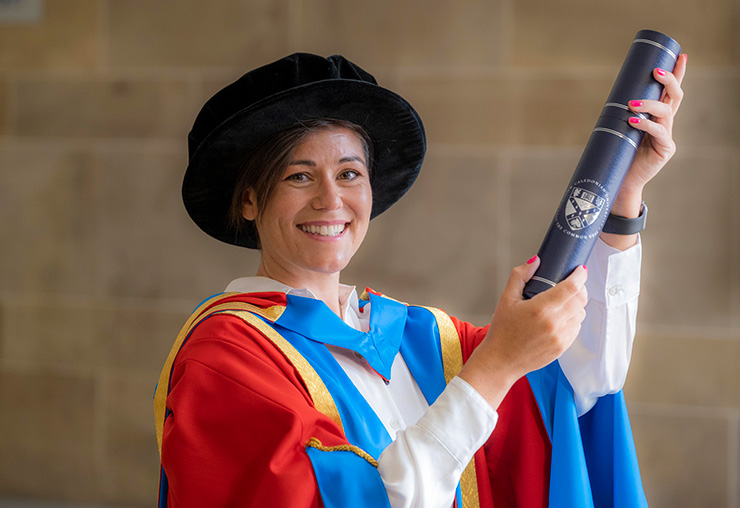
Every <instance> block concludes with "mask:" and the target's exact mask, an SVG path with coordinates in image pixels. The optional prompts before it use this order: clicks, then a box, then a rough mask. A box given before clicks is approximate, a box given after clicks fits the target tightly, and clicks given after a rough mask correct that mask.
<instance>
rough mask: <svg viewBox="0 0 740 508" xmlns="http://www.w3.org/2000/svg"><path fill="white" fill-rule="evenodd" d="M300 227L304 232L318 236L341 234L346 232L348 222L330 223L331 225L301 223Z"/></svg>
mask: <svg viewBox="0 0 740 508" xmlns="http://www.w3.org/2000/svg"><path fill="white" fill-rule="evenodd" d="M298 227H299V228H300V229H301V231H303V232H304V233H309V234H312V235H318V236H329V237H331V236H339V235H341V234H342V233H343V232H344V229H345V228H346V227H347V224H346V223H343V224H329V225H320V226H319V225H313V224H299V225H298Z"/></svg>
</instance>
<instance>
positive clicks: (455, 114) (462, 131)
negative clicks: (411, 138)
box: [401, 76, 611, 147]
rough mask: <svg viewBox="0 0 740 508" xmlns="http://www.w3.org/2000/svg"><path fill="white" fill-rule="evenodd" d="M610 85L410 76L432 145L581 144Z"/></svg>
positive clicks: (409, 93)
mask: <svg viewBox="0 0 740 508" xmlns="http://www.w3.org/2000/svg"><path fill="white" fill-rule="evenodd" d="M610 89H611V84H610V83H609V82H607V81H605V80H603V79H593V80H576V79H554V78H553V79H540V78H535V77H524V76H518V77H513V76H509V77H506V76H499V77H470V78H466V77H441V78H408V79H406V80H404V81H403V82H402V88H401V94H402V95H404V97H406V98H407V100H409V102H411V104H413V105H414V107H415V108H417V110H418V111H419V114H420V115H421V117H422V119H423V120H424V123H425V126H426V128H427V134H428V137H429V142H430V144H432V145H433V144H434V143H455V144H480V145H494V146H506V147H509V146H512V145H521V146H532V145H537V146H540V145H546V146H552V145H555V146H562V145H565V146H585V144H586V142H587V141H588V137H589V135H590V132H591V129H593V126H594V125H595V124H596V120H597V119H598V117H599V114H600V113H601V110H602V108H603V106H604V102H605V101H606V98H607V96H608V95H609V90H610Z"/></svg>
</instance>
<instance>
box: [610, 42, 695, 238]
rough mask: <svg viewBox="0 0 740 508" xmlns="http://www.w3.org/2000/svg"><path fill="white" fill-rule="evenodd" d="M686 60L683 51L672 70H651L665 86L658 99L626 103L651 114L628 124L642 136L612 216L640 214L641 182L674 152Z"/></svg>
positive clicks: (661, 166)
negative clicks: (674, 130) (648, 117)
mask: <svg viewBox="0 0 740 508" xmlns="http://www.w3.org/2000/svg"><path fill="white" fill-rule="evenodd" d="M687 60H688V56H687V55H686V54H682V55H680V56H679V57H678V61H677V62H676V67H675V69H674V70H673V72H669V71H667V70H663V69H655V70H653V76H654V77H655V79H656V80H657V81H658V82H660V83H662V84H663V86H664V87H665V90H664V92H663V96H662V97H661V99H660V100H657V101H654V100H644V99H637V100H633V101H630V102H629V107H630V109H631V110H632V111H636V112H639V113H644V114H646V115H652V119H642V118H639V117H637V116H635V117H632V118H631V119H630V125H631V126H632V127H634V128H635V129H639V130H641V131H643V132H645V137H644V138H643V139H642V143H641V144H640V146H639V147H638V149H637V153H636V154H635V159H634V161H633V162H632V166H630V169H629V171H628V172H627V176H626V177H625V179H624V182H623V183H622V187H621V188H620V191H619V194H618V195H617V197H616V198H615V200H614V203H613V204H612V208H611V213H613V214H615V215H620V216H622V217H627V218H634V217H637V216H639V215H640V211H641V204H642V190H643V188H644V187H645V184H647V183H648V182H649V181H650V180H652V179H653V178H654V177H655V175H657V174H658V173H659V172H660V170H661V169H663V166H665V164H666V163H667V162H668V161H669V160H670V159H671V157H673V154H675V153H676V143H675V142H674V141H673V119H674V117H675V116H676V112H677V111H678V108H679V106H680V105H681V100H682V99H683V90H682V89H681V81H683V77H684V75H685V74H686V62H687ZM602 239H603V240H604V241H606V242H607V243H608V244H610V245H612V246H614V247H617V248H620V249H625V248H627V247H629V246H631V245H634V242H635V241H636V239H634V238H631V237H620V236H619V235H609V234H606V233H602Z"/></svg>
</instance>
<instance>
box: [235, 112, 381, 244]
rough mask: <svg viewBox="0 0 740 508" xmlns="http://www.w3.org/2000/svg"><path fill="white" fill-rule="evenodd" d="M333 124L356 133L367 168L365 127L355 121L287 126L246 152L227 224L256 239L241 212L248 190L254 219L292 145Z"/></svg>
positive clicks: (368, 142)
mask: <svg viewBox="0 0 740 508" xmlns="http://www.w3.org/2000/svg"><path fill="white" fill-rule="evenodd" d="M335 128H345V129H349V130H351V131H352V132H354V133H355V134H357V137H358V138H359V139H360V141H361V143H362V148H363V151H364V155H365V161H366V163H367V168H368V171H371V169H370V168H371V167H372V160H371V154H372V141H371V139H370V136H368V134H367V132H365V129H363V128H362V127H360V126H359V125H356V124H354V123H352V122H348V121H346V120H336V119H333V118H320V119H314V120H306V121H304V122H301V123H298V124H296V125H293V126H292V127H288V128H287V129H284V130H282V131H280V132H278V133H277V134H274V135H272V136H271V137H269V138H267V139H266V140H265V141H263V142H262V143H261V144H260V145H259V146H257V148H255V149H254V150H253V151H252V152H250V153H249V154H248V155H247V156H246V158H245V160H244V163H243V164H242V167H241V170H240V172H239V175H238V177H237V180H236V185H235V187H234V194H233V196H232V199H231V207H230V208H229V217H228V219H229V225H230V226H231V228H232V229H233V230H234V231H235V232H237V233H242V232H245V231H249V230H251V232H253V233H254V235H255V237H257V239H258V241H259V235H258V234H257V227H256V226H255V221H250V220H247V219H245V218H244V216H243V215H242V208H243V205H244V200H245V198H246V197H247V193H248V192H249V190H250V189H252V190H254V193H255V197H256V201H257V205H258V206H257V219H259V218H260V216H261V215H262V212H263V210H264V209H265V203H267V202H268V201H269V200H270V197H271V196H272V193H273V191H274V190H275V187H276V186H277V184H278V182H279V181H280V177H281V176H282V175H283V173H285V170H286V168H287V167H288V164H290V161H291V160H292V158H293V154H294V153H295V150H296V148H298V146H300V145H301V143H303V142H304V141H305V140H306V138H307V137H308V136H309V135H310V134H312V133H313V132H316V131H319V130H331V129H335Z"/></svg>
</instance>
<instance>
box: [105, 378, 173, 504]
mask: <svg viewBox="0 0 740 508" xmlns="http://www.w3.org/2000/svg"><path fill="white" fill-rule="evenodd" d="M155 384H156V378H149V377H133V376H111V377H110V378H109V380H108V381H107V382H106V383H105V391H106V395H105V400H106V402H105V407H104V411H105V419H106V422H107V428H106V433H105V446H106V449H105V457H106V461H105V465H104V466H103V467H102V470H101V473H102V474H101V477H102V484H101V490H102V496H103V497H104V499H106V500H107V501H108V502H110V503H116V504H117V505H123V506H151V504H152V499H156V495H157V491H158V485H159V470H160V468H159V453H158V451H157V440H156V435H155V431H154V416H153V415H154V410H153V404H152V394H153V393H154V386H155Z"/></svg>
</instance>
